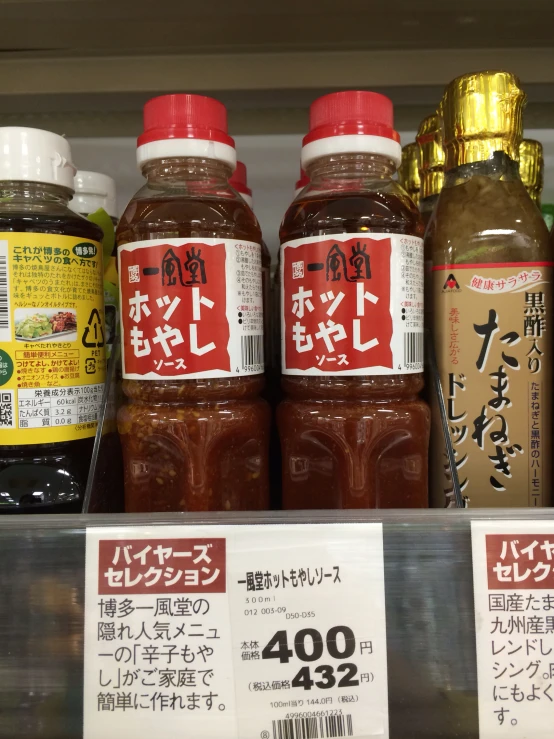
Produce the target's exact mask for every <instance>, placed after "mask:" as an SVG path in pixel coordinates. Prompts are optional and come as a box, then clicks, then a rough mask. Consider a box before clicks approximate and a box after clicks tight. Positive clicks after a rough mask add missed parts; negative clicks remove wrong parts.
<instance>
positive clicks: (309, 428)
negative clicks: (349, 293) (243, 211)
mask: <svg viewBox="0 0 554 739" xmlns="http://www.w3.org/2000/svg"><path fill="white" fill-rule="evenodd" d="M358 94H360V93H358ZM329 97H331V96H329ZM393 173H394V167H393V165H392V162H391V161H389V160H387V159H386V158H384V157H382V156H373V155H372V154H368V153H352V154H350V153H346V154H336V155H332V156H328V157H324V158H321V159H320V160H316V161H315V162H314V163H313V164H312V166H310V168H309V170H308V175H309V177H310V185H309V187H308V188H307V189H306V190H304V191H303V192H302V193H301V195H300V196H299V197H298V198H297V200H295V201H294V202H293V204H292V205H291V206H290V207H289V209H288V211H287V213H286V215H285V218H284V220H283V223H282V226H281V232H280V239H281V243H282V244H283V243H285V242H290V241H292V240H294V239H300V238H305V237H322V236H324V235H332V234H343V233H348V234H357V233H360V234H365V235H369V234H371V233H378V234H387V233H390V234H406V235H411V236H416V237H420V238H421V237H422V236H423V224H422V221H421V218H420V216H419V213H418V211H417V209H416V207H415V206H414V204H413V203H412V201H411V200H410V199H409V198H408V197H407V196H406V194H405V193H404V191H403V190H402V189H401V188H400V187H399V186H398V185H397V183H395V182H394V181H393V180H392V175H393ZM281 258H282V255H281ZM282 387H283V390H284V392H285V394H286V400H285V401H284V402H283V403H282V404H281V405H280V407H279V409H278V423H279V432H280V437H281V446H282V453H283V507H284V508H285V509H308V508H424V507H427V505H428V488H427V454H428V440H429V425H430V418H429V409H428V407H427V405H426V404H425V403H424V402H423V401H422V400H421V399H420V398H419V397H418V393H419V392H420V391H421V390H422V388H423V374H422V373H417V374H388V375H369V374H368V375H355V376H352V375H350V376H347V375H338V374H337V375H325V376H323V375H322V376H313V375H306V376H298V375H290V374H283V377H282Z"/></svg>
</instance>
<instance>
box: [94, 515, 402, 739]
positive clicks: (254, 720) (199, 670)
mask: <svg viewBox="0 0 554 739" xmlns="http://www.w3.org/2000/svg"><path fill="white" fill-rule="evenodd" d="M84 662H85V667H84V669H85V690H84V731H83V736H84V739H152V737H153V736H158V735H159V736H163V737H164V739H177V738H179V739H182V737H183V736H194V737H195V739H221V737H225V739H328V738H329V739H330V738H331V737H333V738H338V737H382V738H383V739H388V736H389V732H388V688H387V650H386V624H385V586H384V570H383V535H382V526H381V524H376V523H375V524H374V523H371V524H327V525H287V526H283V525H267V526H121V527H110V528H89V529H87V553H86V607H85V660H84Z"/></svg>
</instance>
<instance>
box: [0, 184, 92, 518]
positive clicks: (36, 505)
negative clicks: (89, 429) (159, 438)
mask: <svg viewBox="0 0 554 739" xmlns="http://www.w3.org/2000/svg"><path fill="white" fill-rule="evenodd" d="M25 188H26V190H27V191H28V195H27V197H28V199H29V201H31V200H32V198H33V197H34V198H36V199H37V200H38V197H39V195H40V196H42V195H43V191H45V192H46V193H48V192H49V190H50V189H51V186H48V185H39V184H35V183H27V184H26V185H25ZM41 205H42V207H40V206H37V209H36V212H30V211H29V210H25V211H22V212H21V213H18V212H17V210H16V209H14V210H11V209H10V211H9V212H3V213H0V231H12V232H15V233H44V234H60V235H61V236H76V237H77V238H83V239H87V240H92V241H101V240H102V232H101V230H100V228H99V227H98V226H95V225H94V224H93V223H91V222H90V221H87V220H85V219H84V218H82V217H81V216H78V215H76V214H73V213H71V211H70V210H69V208H68V207H67V205H66V204H63V205H62V204H59V203H56V201H55V200H54V198H53V197H52V195H50V202H49V203H48V206H47V207H45V206H44V203H42V204H41ZM41 210H43V211H45V212H40V211H41ZM93 446H94V437H90V438H87V439H74V440H73V441H67V442H56V443H52V444H26V445H25V446H2V448H1V453H0V492H5V493H7V494H8V496H9V499H10V500H13V505H4V506H2V507H0V511H1V512H2V513H29V512H31V511H33V512H36V513H78V512H80V510H81V506H82V503H83V497H84V494H85V488H86V484H87V477H88V472H89V467H90V460H91V457H92V448H93ZM33 491H42V497H41V498H39V499H38V500H37V498H36V497H33ZM43 498H44V500H43Z"/></svg>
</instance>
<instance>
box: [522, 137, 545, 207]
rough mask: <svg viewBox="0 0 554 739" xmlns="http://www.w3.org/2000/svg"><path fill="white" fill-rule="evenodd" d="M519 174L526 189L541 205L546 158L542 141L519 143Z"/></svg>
mask: <svg viewBox="0 0 554 739" xmlns="http://www.w3.org/2000/svg"><path fill="white" fill-rule="evenodd" d="M519 174H520V177H521V181H522V182H523V184H524V185H525V189H526V190H527V192H528V193H529V195H530V196H531V198H532V199H533V200H534V201H535V203H536V204H537V205H538V206H539V207H540V204H541V194H542V187H543V184H544V180H543V177H544V159H543V154H542V144H541V143H540V141H535V140H534V139H523V140H522V142H521V144H520V145H519Z"/></svg>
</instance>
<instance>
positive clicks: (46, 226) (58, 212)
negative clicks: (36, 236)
mask: <svg viewBox="0 0 554 739" xmlns="http://www.w3.org/2000/svg"><path fill="white" fill-rule="evenodd" d="M0 231H12V232H14V233H43V234H59V235H60V236H75V237H77V238H83V239H90V240H91V241H99V242H101V241H102V238H103V233H102V229H101V228H100V227H99V226H97V225H96V224H95V223H92V222H91V221H89V220H87V219H86V218H84V217H83V216H81V215H79V214H77V213H74V212H73V211H72V210H70V209H69V208H64V207H60V206H56V207H52V208H49V209H41V210H40V211H33V210H32V209H27V208H26V209H24V210H23V209H21V210H17V209H15V208H13V207H12V208H10V209H9V210H8V209H3V208H2V207H0Z"/></svg>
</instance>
